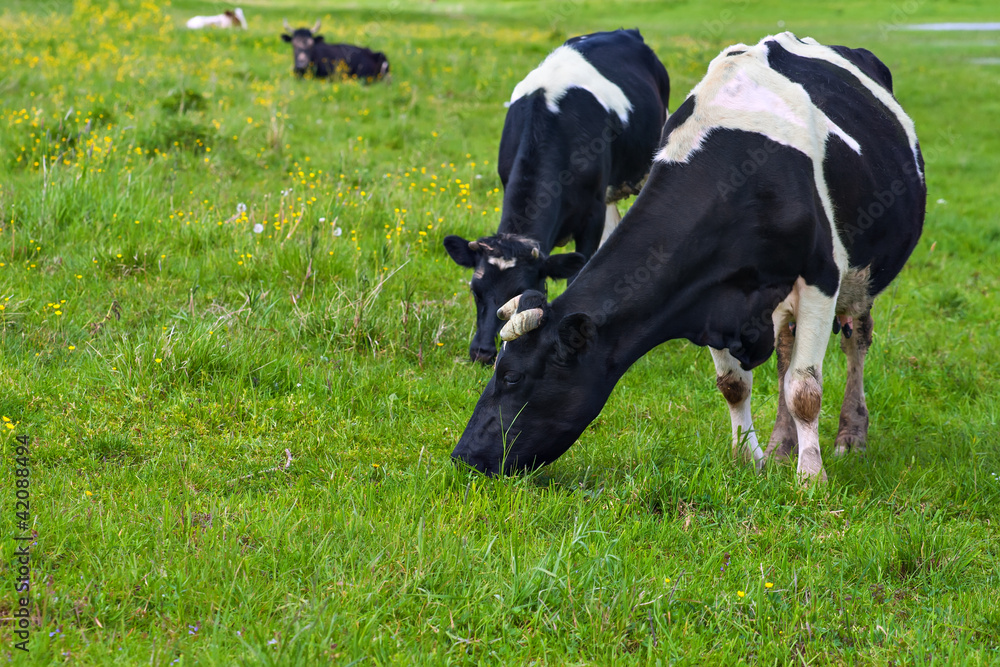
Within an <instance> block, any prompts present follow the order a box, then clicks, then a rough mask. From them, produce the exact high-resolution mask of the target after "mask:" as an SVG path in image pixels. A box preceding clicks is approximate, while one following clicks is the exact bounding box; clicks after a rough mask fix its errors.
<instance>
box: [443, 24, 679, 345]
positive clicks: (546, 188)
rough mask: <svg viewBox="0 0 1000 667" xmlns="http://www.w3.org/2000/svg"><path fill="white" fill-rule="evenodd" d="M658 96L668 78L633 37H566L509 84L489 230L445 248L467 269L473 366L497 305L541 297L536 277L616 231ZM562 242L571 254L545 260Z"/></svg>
mask: <svg viewBox="0 0 1000 667" xmlns="http://www.w3.org/2000/svg"><path fill="white" fill-rule="evenodd" d="M669 95H670V80H669V78H668V77H667V71H666V69H664V67H663V65H662V64H661V63H660V61H659V59H658V58H657V57H656V54H654V53H653V51H652V50H651V49H650V48H649V47H648V46H646V44H645V43H644V42H643V40H642V35H640V34H639V31H638V30H617V31H615V32H599V33H594V34H592V35H583V36H580V37H574V38H572V39H570V40H568V41H567V42H566V43H565V44H563V45H562V46H560V47H558V48H557V49H556V50H555V51H553V52H552V53H551V54H549V56H548V57H547V58H546V59H545V61H544V62H542V64H541V65H539V66H538V68H537V69H535V70H533V71H532V72H531V73H530V74H528V76H527V77H525V79H524V80H523V81H521V82H520V83H519V84H517V86H515V87H514V92H513V94H512V95H511V97H510V103H509V105H508V106H509V109H508V111H507V118H506V120H505V121H504V127H503V134H502V136H501V138H500V157H499V160H498V161H497V171H498V172H499V173H500V180H501V182H502V183H503V187H504V200H503V212H502V213H501V215H500V226H499V228H498V229H497V232H496V234H494V235H493V236H486V237H483V238H480V239H478V240H476V241H468V240H466V239H463V238H462V237H460V236H448V237H447V238H445V240H444V247H445V249H446V250H447V251H448V254H449V255H451V257H452V259H454V260H455V262H457V263H458V264H459V265H460V266H465V267H469V268H471V269H474V273H473V275H472V281H471V283H470V287H471V289H472V294H473V297H474V298H475V302H476V333H475V336H474V337H473V339H472V344H471V345H470V346H469V356H470V357H471V358H472V360H473V361H481V362H483V363H491V362H492V361H493V358H494V357H495V356H496V336H497V333H498V332H499V331H500V326H501V325H502V324H503V323H502V322H500V320H498V319H497V317H496V315H495V313H496V310H497V308H498V307H499V306H501V305H502V304H504V303H505V302H506V301H507V300H509V299H510V298H511V297H514V296H516V295H517V294H520V293H522V292H524V291H526V290H529V289H534V290H540V291H543V292H544V291H545V279H546V278H547V277H551V278H556V279H560V278H570V277H572V276H573V275H575V274H576V273H577V271H579V270H580V268H581V267H582V266H583V264H584V263H585V262H586V261H587V259H588V258H589V257H590V256H591V255H592V254H594V251H595V250H597V247H598V246H599V245H600V243H601V241H602V236H605V237H606V235H607V234H608V233H610V231H611V230H612V229H614V227H615V225H617V224H618V222H619V220H620V218H619V216H618V208H617V207H616V205H615V203H614V202H615V201H617V200H619V199H622V198H624V197H626V196H628V195H630V194H635V193H637V192H638V191H639V188H640V186H641V184H642V182H643V180H644V179H645V178H646V175H647V174H648V173H649V167H650V163H651V162H652V159H653V153H654V152H655V151H656V146H657V142H658V141H659V138H660V130H661V129H662V127H663V121H664V120H665V119H666V115H667V100H668V97H669ZM570 240H573V241H575V246H576V252H575V253H567V254H562V255H550V254H549V253H550V252H551V251H552V249H553V248H554V247H555V246H562V245H566V244H567V243H568V242H569V241H570Z"/></svg>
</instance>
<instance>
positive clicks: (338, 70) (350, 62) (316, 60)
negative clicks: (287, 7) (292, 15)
mask: <svg viewBox="0 0 1000 667" xmlns="http://www.w3.org/2000/svg"><path fill="white" fill-rule="evenodd" d="M284 23H285V32H284V33H283V34H282V35H281V39H283V40H284V41H286V42H289V43H291V45H292V54H293V55H294V57H295V73H296V74H298V75H299V76H304V75H305V74H306V72H312V74H313V76H315V77H316V78H317V79H324V78H326V77H329V76H336V75H339V76H345V77H357V78H359V79H368V80H373V79H381V78H383V77H385V76H387V75H388V74H389V59H388V58H386V57H385V54H384V53H382V52H381V51H372V50H371V49H367V48H365V47H363V46H354V45H353V44H327V43H326V42H325V41H323V35H320V34H318V33H319V26H320V22H319V20H318V19H317V20H316V25H314V26H313V27H312V30H310V29H309V28H298V29H297V30H292V26H290V25H289V24H288V21H285V22H284Z"/></svg>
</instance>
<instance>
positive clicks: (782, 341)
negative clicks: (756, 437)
mask: <svg viewBox="0 0 1000 667" xmlns="http://www.w3.org/2000/svg"><path fill="white" fill-rule="evenodd" d="M777 333H778V335H777V340H776V341H775V343H774V349H775V353H776V356H777V357H778V417H777V419H775V420H774V430H773V431H771V438H770V439H769V440H768V443H767V453H766V456H767V458H769V459H771V458H773V459H776V460H779V461H784V460H786V459H788V457H789V455H791V454H793V453H794V452H795V451H796V450H797V448H798V444H799V438H798V435H797V434H796V432H795V421H794V420H793V419H792V413H790V412H789V411H788V404H787V403H786V402H785V373H787V372H788V364H789V363H790V362H791V360H792V345H793V344H794V343H795V335H794V334H793V333H792V330H791V329H790V328H789V327H788V325H787V324H785V325H783V326H781V327H779V329H778V332H777Z"/></svg>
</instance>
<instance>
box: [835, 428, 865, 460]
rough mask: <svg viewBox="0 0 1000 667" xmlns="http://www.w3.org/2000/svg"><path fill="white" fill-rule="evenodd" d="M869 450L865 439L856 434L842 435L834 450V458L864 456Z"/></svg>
mask: <svg viewBox="0 0 1000 667" xmlns="http://www.w3.org/2000/svg"><path fill="white" fill-rule="evenodd" d="M866 449H867V446H866V442H865V437H864V436H862V435H858V434H855V433H841V434H839V435H838V436H837V441H836V443H835V447H834V449H833V455H834V456H847V455H848V454H849V453H851V452H854V453H856V454H863V453H864V452H865V450H866Z"/></svg>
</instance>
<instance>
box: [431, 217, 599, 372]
mask: <svg viewBox="0 0 1000 667" xmlns="http://www.w3.org/2000/svg"><path fill="white" fill-rule="evenodd" d="M444 247H445V250H447V251H448V254H449V255H451V258H452V259H453V260H455V263H456V264H458V265H459V266H465V267H468V268H470V269H474V272H473V274H472V280H471V281H470V282H469V287H470V288H471V289H472V296H473V298H474V299H475V301H476V334H475V336H474V337H473V338H472V343H471V344H470V345H469V357H470V358H471V359H472V360H473V361H479V362H481V363H484V364H489V363H492V362H493V359H494V357H496V354H497V348H496V337H497V334H498V333H499V332H500V326H501V325H502V324H503V323H502V322H501V321H500V320H499V319H498V318H497V316H496V312H497V308H499V307H500V306H501V305H503V304H504V303H506V302H507V301H508V300H510V299H512V298H513V297H515V296H517V295H518V294H521V293H523V292H527V291H528V290H536V291H540V292H545V279H546V278H556V279H560V278H568V277H570V276H572V275H574V274H575V273H576V272H577V271H579V270H580V269H581V268H582V267H583V265H584V264H585V263H586V261H587V260H586V258H585V257H584V256H583V255H581V254H580V253H578V252H570V253H563V254H560V255H545V254H543V253H542V252H541V251H540V250H539V248H538V243H537V242H536V241H533V240H531V239H529V238H526V237H523V236H518V235H516V234H497V235H496V236H486V237H483V238H481V239H479V240H478V241H467V240H465V239H463V238H462V237H461V236H448V237H446V238H445V240H444Z"/></svg>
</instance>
